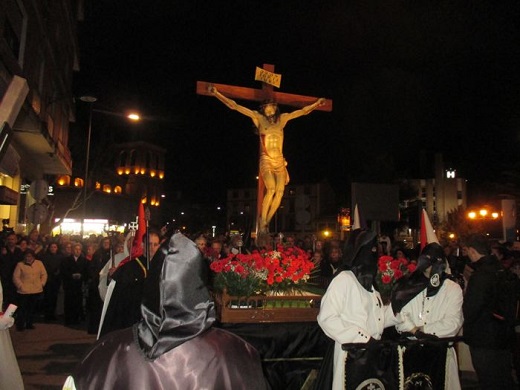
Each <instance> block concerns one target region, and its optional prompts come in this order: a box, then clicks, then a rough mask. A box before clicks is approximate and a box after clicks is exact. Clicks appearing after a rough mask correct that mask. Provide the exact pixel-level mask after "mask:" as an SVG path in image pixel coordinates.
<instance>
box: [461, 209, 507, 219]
mask: <svg viewBox="0 0 520 390" xmlns="http://www.w3.org/2000/svg"><path fill="white" fill-rule="evenodd" d="M467 216H468V219H471V220H476V219H488V220H489V219H490V220H496V219H498V218H500V213H499V212H497V211H494V210H492V209H490V208H487V207H483V208H480V209H478V210H470V211H468V213H467Z"/></svg>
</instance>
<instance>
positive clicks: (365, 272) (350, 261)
mask: <svg viewBox="0 0 520 390" xmlns="http://www.w3.org/2000/svg"><path fill="white" fill-rule="evenodd" d="M343 253H344V257H343V264H342V267H341V268H342V269H349V270H350V271H352V272H353V273H354V274H355V275H356V278H357V279H358V281H359V283H360V284H361V285H362V286H363V287H364V288H365V289H366V290H367V291H372V285H373V284H374V278H375V276H376V274H377V234H376V233H375V232H372V231H370V230H364V229H357V230H354V231H353V232H352V234H351V235H350V238H349V240H348V242H347V244H346V246H345V249H344V251H343Z"/></svg>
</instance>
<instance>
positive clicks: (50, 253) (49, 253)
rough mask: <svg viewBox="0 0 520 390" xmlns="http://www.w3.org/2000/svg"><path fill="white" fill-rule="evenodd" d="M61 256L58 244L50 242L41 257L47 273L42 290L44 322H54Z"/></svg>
mask: <svg viewBox="0 0 520 390" xmlns="http://www.w3.org/2000/svg"><path fill="white" fill-rule="evenodd" d="M62 261H63V255H62V254H61V253H60V251H59V248H58V244H57V243H56V242H51V243H50V244H49V247H48V248H47V250H46V251H45V253H44V254H43V255H42V262H43V265H44V266H45V270H46V271H47V284H46V285H45V287H44V290H43V313H44V319H45V321H56V305H57V302H58V294H59V292H60V287H61V274H60V267H61V262H62Z"/></svg>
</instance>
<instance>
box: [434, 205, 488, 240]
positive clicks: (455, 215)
mask: <svg viewBox="0 0 520 390" xmlns="http://www.w3.org/2000/svg"><path fill="white" fill-rule="evenodd" d="M485 231H486V229H485V227H484V224H483V222H482V221H479V220H471V221H470V220H469V219H468V218H467V217H466V209H465V208H464V207H462V206H459V207H458V208H457V209H455V210H453V211H449V212H448V213H447V218H446V220H445V221H444V222H443V223H442V224H440V226H438V227H437V229H436V232H437V237H438V238H439V240H440V241H450V238H449V234H450V233H455V234H456V236H457V238H460V237H465V236H468V235H470V234H475V233H484V232H485Z"/></svg>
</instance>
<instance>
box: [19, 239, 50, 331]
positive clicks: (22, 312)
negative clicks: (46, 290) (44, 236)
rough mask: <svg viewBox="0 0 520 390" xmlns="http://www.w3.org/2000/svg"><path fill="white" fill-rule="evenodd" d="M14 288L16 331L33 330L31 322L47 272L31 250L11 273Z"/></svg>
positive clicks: (26, 252)
mask: <svg viewBox="0 0 520 390" xmlns="http://www.w3.org/2000/svg"><path fill="white" fill-rule="evenodd" d="M13 283H14V285H15V286H16V292H17V300H18V301H17V304H18V313H17V316H16V329H18V330H20V331H23V330H24V329H34V325H33V320H34V315H35V313H36V309H37V304H38V301H40V300H42V298H43V287H44V286H45V283H47V271H46V270H45V266H44V265H43V263H42V262H41V261H40V260H37V259H36V258H35V255H34V251H33V250H32V249H27V250H26V251H25V253H24V256H23V261H20V262H19V263H18V264H16V268H15V269H14V273H13Z"/></svg>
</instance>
